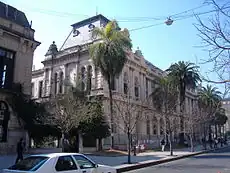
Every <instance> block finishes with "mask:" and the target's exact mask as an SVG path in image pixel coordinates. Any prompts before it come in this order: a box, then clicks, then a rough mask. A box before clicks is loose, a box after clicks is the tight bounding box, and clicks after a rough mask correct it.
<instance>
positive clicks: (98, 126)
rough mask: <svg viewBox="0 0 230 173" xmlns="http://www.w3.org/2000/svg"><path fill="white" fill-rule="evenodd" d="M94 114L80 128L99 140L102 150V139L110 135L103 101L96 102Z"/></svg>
mask: <svg viewBox="0 0 230 173" xmlns="http://www.w3.org/2000/svg"><path fill="white" fill-rule="evenodd" d="M95 104H96V105H95V107H94V110H93V114H95V115H94V116H93V117H92V118H90V119H89V120H87V121H85V122H82V123H81V125H80V129H81V131H82V132H83V133H85V134H86V135H87V136H93V137H94V139H98V140H99V148H98V150H102V139H103V138H106V137H109V136H110V127H109V125H108V122H107V121H106V119H105V117H104V115H103V110H102V103H100V102H97V103H95Z"/></svg>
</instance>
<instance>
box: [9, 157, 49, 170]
mask: <svg viewBox="0 0 230 173" xmlns="http://www.w3.org/2000/svg"><path fill="white" fill-rule="evenodd" d="M48 159H49V157H45V156H31V157H27V158H25V159H24V160H22V161H20V162H18V163H17V164H15V165H13V166H11V167H9V168H8V169H10V170H21V171H36V170H37V169H39V168H40V167H41V166H42V165H43V164H44V163H45V162H46V161H47V160H48Z"/></svg>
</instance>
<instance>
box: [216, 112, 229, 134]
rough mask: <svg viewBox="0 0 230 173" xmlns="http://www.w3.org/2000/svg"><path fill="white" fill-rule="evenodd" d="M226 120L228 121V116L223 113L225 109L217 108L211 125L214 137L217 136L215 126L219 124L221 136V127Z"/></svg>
mask: <svg viewBox="0 0 230 173" xmlns="http://www.w3.org/2000/svg"><path fill="white" fill-rule="evenodd" d="M227 121H228V117H227V116H226V114H225V109H223V108H219V109H218V111H217V112H216V113H215V115H214V117H213V125H214V126H215V132H216V137H217V136H218V134H217V127H218V126H219V132H220V136H221V127H222V126H223V125H224V124H225V123H226V122H227Z"/></svg>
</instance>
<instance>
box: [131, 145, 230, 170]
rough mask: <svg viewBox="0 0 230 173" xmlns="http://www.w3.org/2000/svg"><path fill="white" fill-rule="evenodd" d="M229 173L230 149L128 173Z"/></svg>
mask: <svg viewBox="0 0 230 173" xmlns="http://www.w3.org/2000/svg"><path fill="white" fill-rule="evenodd" d="M153 172H157V173H182V172H183V173H194V172H197V173H198V172H200V173H218V172H221V173H229V172H230V148H228V149H224V150H221V151H218V152H215V153H214V152H213V153H209V154H204V155H199V156H195V157H192V158H187V159H182V160H177V161H173V162H170V163H166V164H162V165H159V166H153V167H148V168H143V169H139V170H135V171H130V172H128V173H153Z"/></svg>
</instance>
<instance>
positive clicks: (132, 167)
mask: <svg viewBox="0 0 230 173" xmlns="http://www.w3.org/2000/svg"><path fill="white" fill-rule="evenodd" d="M229 147H230V146H227V147H222V148H217V149H210V150H205V151H200V152H195V153H192V154H186V155H182V156H176V157H173V158H166V159H160V160H155V161H145V163H139V164H138V163H137V164H135V165H130V166H125V167H123V168H118V169H117V173H121V172H126V171H132V170H136V169H141V168H145V167H150V166H155V165H159V164H162V163H167V162H171V161H175V160H180V159H184V158H188V157H192V156H196V155H200V154H205V153H209V152H212V151H217V150H222V149H226V148H229Z"/></svg>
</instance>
